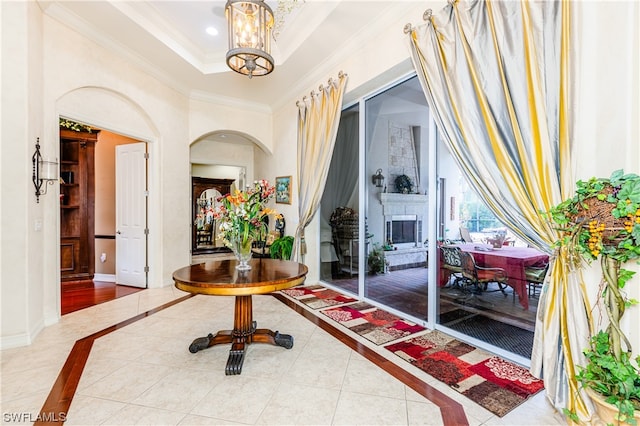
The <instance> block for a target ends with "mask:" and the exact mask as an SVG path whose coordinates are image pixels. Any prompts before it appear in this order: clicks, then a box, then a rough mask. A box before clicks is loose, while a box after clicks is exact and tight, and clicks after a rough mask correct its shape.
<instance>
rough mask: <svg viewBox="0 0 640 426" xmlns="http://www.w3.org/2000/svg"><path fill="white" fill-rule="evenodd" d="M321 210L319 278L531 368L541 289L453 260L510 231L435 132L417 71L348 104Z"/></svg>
mask: <svg viewBox="0 0 640 426" xmlns="http://www.w3.org/2000/svg"><path fill="white" fill-rule="evenodd" d="M320 216H321V218H320V223H321V248H320V256H321V259H320V260H321V272H320V278H321V281H322V282H324V283H326V284H327V285H329V286H330V287H333V288H335V289H337V290H339V291H342V292H345V293H349V294H352V295H355V296H357V297H358V298H360V299H362V300H366V301H368V302H369V303H372V304H375V305H377V306H380V307H382V308H383V309H385V310H387V311H389V312H392V313H395V314H397V315H400V316H403V317H405V318H408V319H410V320H413V321H415V322H417V323H420V324H422V325H428V326H431V327H434V328H438V329H442V330H444V331H446V332H448V333H450V334H452V335H453V336H454V337H457V338H460V339H462V340H466V341H469V342H470V343H472V344H474V345H477V346H480V347H486V348H487V349H490V350H493V351H494V352H498V353H499V354H501V355H503V356H506V357H510V358H513V359H516V360H517V361H519V362H522V363H525V364H526V359H527V358H528V355H529V353H530V345H531V342H532V340H533V333H532V330H533V324H534V319H535V312H536V305H537V300H538V296H537V295H538V294H539V292H538V293H536V291H535V288H534V289H533V291H530V290H529V287H528V285H527V283H526V282H518V281H514V280H512V279H511V278H512V277H510V278H509V280H508V281H507V282H506V283H504V284H497V283H495V282H489V283H486V284H480V285H477V284H475V283H470V282H469V280H468V279H465V278H462V275H461V272H460V268H459V267H458V269H457V270H456V269H455V268H454V269H451V265H447V262H448V261H449V260H450V256H449V254H444V252H445V251H446V248H447V247H448V246H458V245H461V244H462V243H464V241H463V240H464V239H470V241H471V242H469V243H467V245H466V246H462V247H464V248H465V249H469V250H472V249H474V248H475V245H482V244H483V243H484V242H485V240H486V239H487V238H488V237H491V236H492V235H493V234H494V233H495V232H497V231H499V230H501V229H503V228H504V227H503V226H502V225H501V224H500V222H498V221H497V220H496V219H495V217H493V215H491V214H490V212H489V211H488V209H487V208H486V207H485V206H484V203H483V201H482V200H481V199H478V198H477V197H476V196H475V194H474V192H473V191H472V188H471V187H470V186H469V184H468V183H467V182H466V181H465V179H464V177H463V176H462V173H461V172H460V170H459V168H458V166H457V164H456V162H455V160H454V159H453V157H452V155H451V154H450V153H449V151H448V149H447V148H446V146H445V145H444V143H443V142H442V141H441V140H440V138H439V137H438V131H437V128H436V125H435V121H434V118H433V116H432V115H431V113H430V111H429V108H428V106H427V103H426V100H425V97H424V93H423V91H422V88H421V87H420V84H419V82H418V80H417V78H415V77H410V78H407V79H404V80H402V81H399V82H396V83H394V84H393V85H390V86H389V87H386V88H383V89H381V90H379V91H377V92H375V93H372V94H371V95H369V96H367V97H364V98H362V99H360V100H359V102H358V103H357V104H354V105H350V106H349V107H347V108H345V109H344V110H343V112H342V116H341V121H340V126H339V129H338V136H337V139H336V145H335V150H334V154H333V157H332V161H331V166H330V170H329V175H328V178H327V185H326V189H325V192H324V195H323V198H322V202H321V208H320ZM464 231H468V232H464ZM506 231H507V235H509V234H510V233H509V232H508V230H506ZM467 234H469V235H467ZM511 243H512V244H513V245H514V247H515V248H517V247H518V246H519V244H520V243H519V242H518V241H515V240H514V239H511ZM525 249H526V250H528V248H526V247H524V248H523V250H522V251H523V252H524V251H526V250H525ZM502 251H504V252H506V251H508V250H502ZM516 251H517V250H516ZM520 254H521V253H518V255H520ZM525 254H526V253H525ZM527 255H528V254H527ZM491 257H492V256H489V255H485V256H481V259H480V257H479V262H478V266H481V267H483V266H490V263H491V261H492V260H491V259H490V258H491ZM497 257H498V256H497V255H495V253H494V256H493V258H497ZM493 260H495V259H493ZM497 261H498V262H499V261H500V260H497ZM502 261H503V264H505V265H507V266H508V267H509V268H511V266H512V262H511V261H510V260H508V259H507V260H504V259H502ZM505 262H506V263H505ZM510 262H511V263H510ZM511 269H512V268H511ZM511 272H513V271H511ZM511 272H510V273H511ZM518 357H521V358H518Z"/></svg>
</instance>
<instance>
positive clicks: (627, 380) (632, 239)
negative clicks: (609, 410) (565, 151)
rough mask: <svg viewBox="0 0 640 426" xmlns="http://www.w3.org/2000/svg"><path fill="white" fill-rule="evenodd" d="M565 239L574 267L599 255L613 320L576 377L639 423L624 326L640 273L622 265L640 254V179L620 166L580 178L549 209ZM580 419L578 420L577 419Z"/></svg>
mask: <svg viewBox="0 0 640 426" xmlns="http://www.w3.org/2000/svg"><path fill="white" fill-rule="evenodd" d="M548 216H549V218H550V219H551V221H552V223H554V224H555V227H556V229H558V230H559V231H561V233H562V238H561V239H560V240H558V241H557V242H556V245H557V246H558V247H559V248H566V249H567V250H568V254H569V256H570V262H572V264H573V266H574V267H576V268H579V267H581V266H582V262H583V260H586V261H587V263H590V262H592V261H594V260H596V259H597V258H598V257H599V258H600V264H601V267H602V274H603V279H602V286H601V289H600V292H599V294H600V298H601V300H600V301H601V302H602V306H603V307H604V309H605V311H606V314H607V317H608V319H609V323H608V325H607V327H606V329H605V330H600V331H599V332H598V333H597V334H596V335H595V336H593V337H592V339H591V342H590V348H588V349H586V350H585V351H584V354H585V356H586V358H587V360H588V364H587V366H586V367H579V372H578V374H577V375H576V379H577V380H578V381H579V382H580V383H581V384H582V385H583V386H587V387H589V388H591V389H593V390H595V391H596V392H598V393H600V394H601V395H603V396H604V397H605V400H606V401H607V402H609V403H610V404H614V405H615V406H617V407H618V410H619V413H618V419H617V420H619V421H622V422H626V423H629V424H632V425H635V424H636V421H635V419H634V418H633V416H634V409H635V410H640V378H639V373H638V362H640V357H638V358H636V360H635V365H634V364H633V360H632V359H631V354H632V348H631V344H630V342H629V340H628V339H627V337H626V336H625V334H624V333H623V332H622V330H621V328H620V320H621V318H622V316H623V314H624V312H625V310H626V309H627V308H629V307H630V306H632V305H636V304H637V303H638V301H637V300H635V299H631V298H628V297H627V296H626V293H625V285H626V284H627V282H629V280H630V279H631V278H632V277H633V275H634V274H635V273H634V272H633V271H630V270H627V269H623V268H622V267H621V266H622V265H623V264H625V263H626V262H628V261H630V260H635V259H638V258H639V257H640V177H639V176H638V175H636V174H625V173H624V172H623V171H622V170H617V171H615V172H613V173H612V174H611V177H609V178H608V179H602V178H600V179H599V178H595V177H594V178H591V179H589V180H588V181H578V182H577V184H576V191H575V195H574V197H573V198H570V199H568V200H565V201H563V202H562V203H560V204H558V205H557V206H556V207H554V208H553V209H551V211H549V212H548ZM574 420H575V419H574Z"/></svg>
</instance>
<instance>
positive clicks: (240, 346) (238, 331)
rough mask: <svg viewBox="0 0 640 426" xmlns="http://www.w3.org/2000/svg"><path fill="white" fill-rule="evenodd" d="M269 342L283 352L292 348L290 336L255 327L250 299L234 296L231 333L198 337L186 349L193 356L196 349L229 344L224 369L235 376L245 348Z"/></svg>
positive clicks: (226, 372)
mask: <svg viewBox="0 0 640 426" xmlns="http://www.w3.org/2000/svg"><path fill="white" fill-rule="evenodd" d="M253 342H256V343H269V344H272V345H276V346H281V347H283V348H286V349H291V348H292V347H293V336H291V335H289V334H280V332H278V331H275V332H273V331H271V330H269V329H266V328H260V329H258V328H257V324H256V322H255V321H254V320H253V306H252V300H251V296H236V300H235V310H234V318H233V330H221V331H218V332H217V333H216V334H215V335H214V334H209V335H207V336H206V337H199V338H197V339H195V340H194V341H193V343H191V346H189V352H191V353H196V352H198V351H199V350H202V349H206V348H208V347H210V346H213V345H217V344H220V343H231V350H230V351H229V358H228V359H227V365H226V367H225V374H226V375H227V376H231V375H238V374H240V373H241V372H242V364H243V363H244V354H245V349H246V346H247V345H248V344H250V343H253Z"/></svg>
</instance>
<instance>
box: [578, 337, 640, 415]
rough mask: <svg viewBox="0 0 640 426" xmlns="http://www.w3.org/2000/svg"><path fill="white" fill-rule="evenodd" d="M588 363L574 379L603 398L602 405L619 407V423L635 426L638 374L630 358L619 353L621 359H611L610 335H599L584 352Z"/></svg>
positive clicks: (638, 407)
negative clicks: (605, 403)
mask: <svg viewBox="0 0 640 426" xmlns="http://www.w3.org/2000/svg"><path fill="white" fill-rule="evenodd" d="M584 354H585V356H586V357H587V360H588V363H587V366H586V367H585V368H580V371H579V373H578V375H577V376H576V378H577V379H578V381H579V382H580V383H582V384H583V385H585V386H588V387H590V388H591V389H593V390H595V391H596V392H598V393H599V394H601V395H603V396H606V398H605V401H606V402H608V403H609V404H613V405H615V406H616V407H618V410H619V413H618V416H617V419H616V420H618V421H621V422H627V423H629V424H632V425H635V424H636V423H637V422H636V420H635V419H634V418H633V417H634V410H639V411H640V374H639V373H638V365H639V364H640V356H638V357H636V359H635V365H634V364H633V363H632V361H631V359H630V358H629V354H628V353H626V352H622V354H621V356H620V359H617V358H616V357H615V356H614V353H613V351H612V349H611V343H610V341H609V334H608V333H605V332H604V331H600V332H599V333H598V334H596V335H595V336H593V337H592V338H591V347H590V349H588V350H586V351H584Z"/></svg>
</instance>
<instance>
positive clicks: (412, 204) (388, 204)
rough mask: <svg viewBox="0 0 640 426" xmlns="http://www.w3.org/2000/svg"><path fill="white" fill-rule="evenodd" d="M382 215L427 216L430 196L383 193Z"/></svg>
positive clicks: (381, 196) (381, 197) (381, 199)
mask: <svg viewBox="0 0 640 426" xmlns="http://www.w3.org/2000/svg"><path fill="white" fill-rule="evenodd" d="M380 202H381V203H382V214H383V215H385V216H396V215H408V214H413V215H419V216H422V215H424V214H426V211H425V210H426V208H427V205H428V204H429V196H428V195H423V194H399V193H389V192H383V193H381V194H380Z"/></svg>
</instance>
